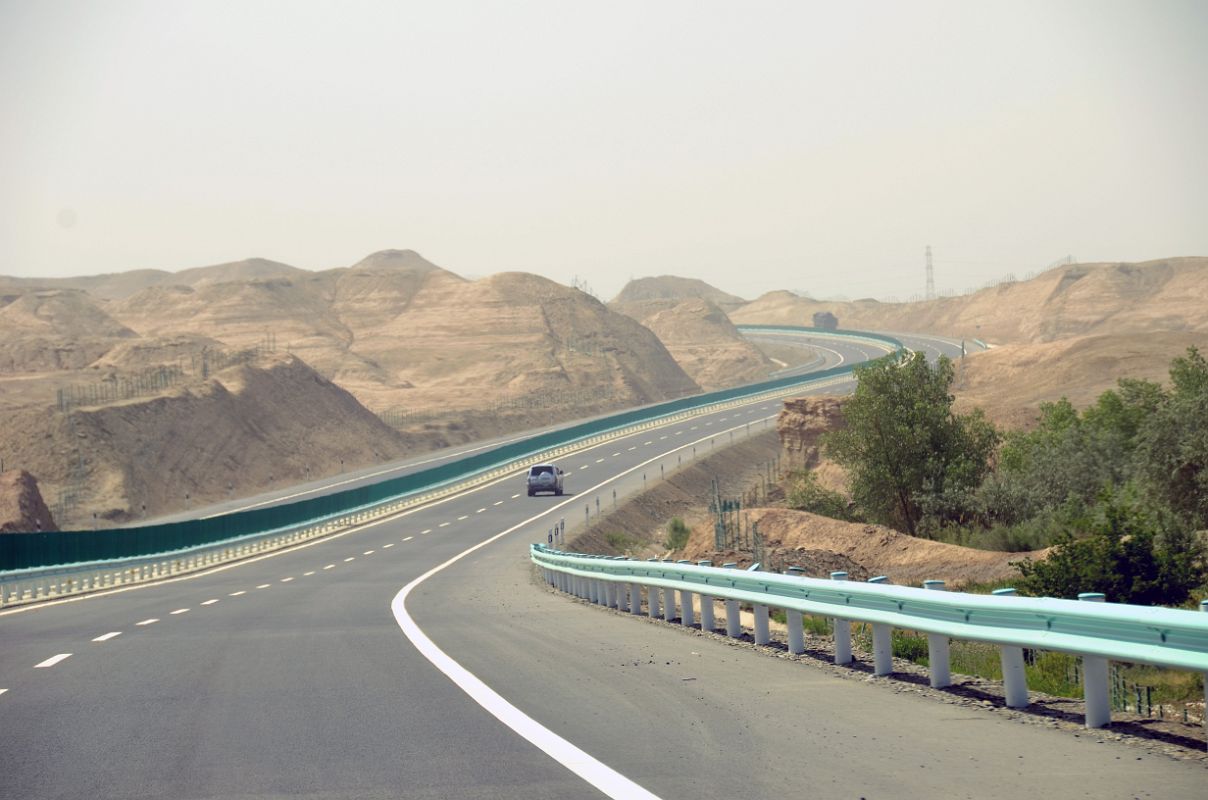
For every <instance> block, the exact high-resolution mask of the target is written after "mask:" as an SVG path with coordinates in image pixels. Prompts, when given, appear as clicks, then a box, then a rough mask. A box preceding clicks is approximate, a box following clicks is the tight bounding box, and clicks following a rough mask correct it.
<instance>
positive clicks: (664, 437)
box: [659, 434, 667, 442]
mask: <svg viewBox="0 0 1208 800" xmlns="http://www.w3.org/2000/svg"><path fill="white" fill-rule="evenodd" d="M666 438H667V435H666V434H664V435H662V436H660V437H659V441H660V442H661V441H663V440H664V439H666Z"/></svg>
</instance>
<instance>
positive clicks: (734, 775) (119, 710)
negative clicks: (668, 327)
mask: <svg viewBox="0 0 1208 800" xmlns="http://www.w3.org/2000/svg"><path fill="white" fill-rule="evenodd" d="M832 388H833V387H832ZM778 406H779V404H778V403H777V402H774V401H772V402H768V401H764V402H759V403H756V404H753V405H751V406H749V407H745V408H739V409H727V410H725V411H719V412H715V413H713V414H710V415H707V416H703V417H698V418H694V419H691V420H687V421H682V422H678V423H674V424H672V425H669V426H667V427H665V428H663V429H659V430H653V431H646V432H643V433H639V434H635V435H633V436H630V437H626V438H623V439H618V440H616V441H613V442H608V443H605V444H602V445H598V446H596V447H593V448H590V449H587V450H584V451H581V452H579V453H577V454H575V455H573V456H568V457H565V458H563V459H562V460H561V461H560V464H561V466H562V467H563V468H564V469H565V470H566V471H567V473H568V475H567V490H568V492H569V493H571V494H570V495H569V496H567V497H562V498H555V497H536V498H529V497H527V496H525V492H524V486H523V478H522V477H521V475H520V474H519V473H517V474H516V475H513V476H509V477H506V478H504V479H501V480H500V481H498V482H496V483H493V484H490V485H487V486H483V487H479V488H476V489H474V490H471V491H469V492H466V493H464V494H462V495H458V496H455V497H452V498H447V499H445V500H442V501H440V502H437V503H434V504H432V505H429V506H426V507H423V508H419V509H415V510H412V511H409V512H406V513H404V514H401V515H398V516H396V517H394V518H392V519H389V520H385V521H381V522H377V523H374V524H371V525H366V526H364V527H362V528H360V529H356V530H353V531H350V532H347V533H345V534H341V535H337V536H333V537H329V538H327V539H325V540H322V541H319V542H314V543H309V544H306V545H303V546H300V547H297V548H294V549H292V550H289V551H286V552H281V553H278V554H273V555H269V556H265V557H260V558H257V559H253V560H249V561H245V562H241V563H239V564H235V565H230V566H227V567H222V568H219V569H215V570H212V571H210V572H207V573H203V574H198V575H194V576H187V577H184V578H177V579H174V580H170V581H166V582H163V583H160V584H157V585H154V586H147V587H139V588H131V589H127V590H118V591H112V592H108V593H104V594H100V595H93V596H91V597H88V598H85V599H77V600H71V601H65V602H59V603H55V604H50V605H42V606H36V607H29V608H27V609H24V610H22V609H14V610H12V611H9V612H4V613H0V643H2V646H0V690H3V692H2V693H0V797H4V798H9V797H13V798H16V797H34V798H68V797H72V798H74V797H78V796H81V795H87V796H96V797H105V798H152V797H154V798H161V797H178V798H283V797H305V798H379V797H381V798H399V797H402V798H578V797H588V798H590V797H603V796H606V794H605V792H603V791H601V790H599V789H596V788H594V787H593V785H592V784H590V783H588V782H587V780H585V779H584V778H583V777H581V775H583V774H587V773H590V774H595V775H597V776H598V775H599V774H604V775H605V776H606V778H607V779H606V780H604V782H603V784H604V785H605V786H606V788H607V787H612V788H611V796H613V797H633V796H641V795H640V794H638V793H639V792H642V791H645V792H649V793H650V794H652V795H653V796H657V797H663V798H688V797H694V798H715V797H716V798H728V797H772V796H789V795H807V796H810V797H819V798H829V797H836V798H858V797H868V798H874V797H877V798H881V797H885V798H890V797H892V798H901V797H916V796H927V797H936V796H939V797H979V798H980V797H1008V796H1010V797H1019V796H1028V795H1033V796H1044V797H1083V796H1086V797H1102V798H1114V797H1134V796H1137V797H1147V796H1148V797H1163V798H1176V797H1203V796H1204V787H1205V786H1206V785H1208V782H1206V779H1208V774H1206V773H1205V770H1204V769H1203V768H1202V767H1199V766H1196V765H1192V764H1188V763H1180V762H1174V761H1167V760H1164V759H1158V758H1153V757H1150V756H1148V755H1146V756H1144V757H1143V758H1142V760H1137V756H1138V754H1137V753H1136V752H1135V751H1133V750H1130V749H1126V748H1123V747H1120V746H1116V745H1111V744H1095V743H1094V742H1093V741H1092V740H1091V739H1089V738H1086V737H1084V738H1081V739H1074V738H1072V737H1069V736H1067V735H1064V734H1061V733H1059V732H1056V731H1051V730H1047V729H1041V728H1036V727H1033V726H1025V725H1019V724H1012V723H1010V722H1008V721H1005V720H1002V719H999V718H996V717H995V716H993V715H991V714H988V713H979V712H977V711H976V710H970V709H966V708H960V707H954V706H948V705H945V704H942V703H936V702H934V701H929V700H926V699H921V698H917V697H912V696H908V695H898V694H894V693H893V692H891V691H889V690H887V689H886V688H885V687H884V686H876V685H865V684H864V683H862V682H858V681H850V680H842V679H839V678H835V677H834V676H831V675H829V674H827V673H825V672H822V671H820V670H817V669H812V668H810V667H809V666H808V665H805V664H800V663H794V662H790V661H786V660H780V659H775V658H768V657H766V656H761V655H758V654H753V653H749V652H745V651H743V650H742V649H739V648H735V647H731V646H728V645H726V644H725V643H724V642H717V641H714V640H711V639H709V638H706V637H701V636H694V635H692V634H690V633H689V632H685V631H683V630H680V629H678V628H677V629H668V627H667V626H665V625H662V624H659V623H654V622H649V621H646V620H643V619H637V618H632V617H628V616H625V615H621V614H617V613H614V612H608V611H603V610H601V609H599V608H594V607H588V606H585V605H583V604H582V603H580V602H578V601H575V600H572V599H569V598H567V597H564V596H560V595H556V594H554V593H552V592H550V591H549V590H547V589H546V588H545V587H544V586H542V585H540V584H539V583H538V582H536V580H535V577H534V574H533V570H532V569H531V567H530V565H529V563H528V558H527V546H528V543H529V542H531V541H535V540H544V539H545V538H546V534H547V531H548V530H549V528H550V527H552V526H553V525H554V524H556V522H557V520H559V519H566V521H567V523H568V525H569V524H574V523H575V522H576V521H578V520H581V519H583V517H584V516H585V515H587V516H592V515H594V514H595V513H596V508H597V505H596V503H597V500H598V501H599V503H600V508H601V509H602V510H604V509H607V507H608V506H609V505H611V503H612V502H613V495H612V492H613V490H614V489H615V490H616V491H617V502H620V501H622V500H623V499H624V497H625V496H626V495H627V494H630V493H632V492H636V491H640V489H641V487H642V486H643V485H644V484H646V483H649V482H650V481H653V480H657V479H658V476H659V474H660V473H661V472H662V471H664V470H665V471H668V472H669V471H671V470H673V469H674V468H675V467H676V466H677V465H678V463H680V461H681V460H682V461H683V462H687V461H688V460H690V459H691V458H692V457H694V454H695V455H696V456H700V455H704V454H706V453H708V452H711V451H713V450H714V449H716V448H721V447H724V446H725V445H726V444H727V443H728V442H729V440H730V438H731V437H734V438H735V439H738V438H741V437H743V436H745V435H747V431H748V426H749V430H750V431H751V432H752V433H754V432H757V431H760V430H764V429H766V426H768V425H770V424H774V416H775V414H776V413H777V411H778ZM472 548H476V549H472ZM471 549H472V550H471ZM467 551H470V552H468V553H467ZM463 554H464V555H463ZM459 556H460V558H459ZM453 559H456V560H453ZM405 586H410V587H412V588H411V589H410V594H409V596H408V597H407V599H406V601H405V603H404V602H401V601H400V602H395V599H396V597H398V596H399V595H400V591H401V590H402V589H403V587H405ZM410 624H413V625H414V626H415V627H414V630H412V631H410V632H409V633H408V632H406V631H405V629H404V626H406V625H410ZM415 631H419V634H418V635H419V636H421V637H426V638H427V639H428V640H430V642H431V645H432V647H431V648H428V650H427V653H426V654H425V653H423V652H421V651H420V650H419V649H417V647H416V646H415V645H414V644H413V639H414V638H416V636H417V634H416V633H415ZM433 648H437V650H436V653H437V654H439V655H436V654H434V653H433V652H432V649H433ZM442 658H443V660H442ZM457 670H465V671H468V672H465V673H459V672H458V671H457ZM450 673H451V674H453V675H454V677H456V678H457V680H458V681H459V682H454V680H451V679H450V677H449V674H450ZM466 675H469V676H470V678H467V677H466ZM471 679H473V680H471ZM474 680H477V681H480V682H481V685H479V684H475V683H474ZM481 687H487V691H488V692H492V691H493V692H494V693H497V695H496V696H497V697H498V698H499V700H500V703H499V704H496V706H495V707H493V708H491V709H487V708H484V706H483V705H480V703H479V701H478V700H475V699H473V697H471V694H469V693H468V692H475V693H476V694H477V696H478V697H479V698H480V699H481V698H482V697H483V693H482V691H481ZM508 709H512V710H511V711H509V710H508ZM513 712H515V714H519V715H522V717H523V719H526V720H528V722H527V723H525V722H523V720H521V722H520V723H517V722H516V720H517V719H518V718H517V717H515V715H514V714H513ZM509 715H512V716H511V717H509ZM501 718H505V719H510V720H511V723H512V724H513V727H509V726H508V725H506V724H504V723H503V722H501V721H500V719H501ZM516 724H521V725H522V727H523V728H524V730H525V732H526V733H527V734H528V735H529V738H525V737H524V736H521V735H518V734H517V733H516V731H515V730H514V727H515V725H516ZM532 741H539V742H543V743H550V742H554V743H555V744H556V743H557V742H564V743H569V744H570V745H572V746H573V748H578V750H575V749H573V748H572V749H570V750H567V749H559V747H558V746H554V745H551V746H549V747H547V748H546V749H544V750H543V749H540V748H539V747H538V746H534V744H533V743H532ZM547 751H549V752H553V753H554V754H555V756H557V757H552V756H551V755H549V754H548V753H547ZM595 765H600V766H602V767H603V773H601V772H599V771H597V772H595V773H592V772H591V771H592V770H593V769H596V766H595ZM608 776H612V777H608ZM626 781H632V782H633V783H626ZM618 787H621V788H618ZM624 787H629V788H624ZM638 787H640V788H638ZM647 796H649V795H647Z"/></svg>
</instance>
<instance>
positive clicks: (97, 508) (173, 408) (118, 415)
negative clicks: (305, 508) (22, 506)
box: [0, 354, 434, 528]
mask: <svg viewBox="0 0 1208 800" xmlns="http://www.w3.org/2000/svg"><path fill="white" fill-rule="evenodd" d="M18 431H19V432H20V434H21V435H14V434H15V433H16V432H18ZM433 444H434V442H432V441H430V440H427V439H424V438H421V437H415V436H408V435H406V434H402V433H399V432H398V431H395V430H394V429H392V428H390V427H389V426H387V425H386V424H384V423H383V422H382V421H381V420H380V419H378V418H377V417H376V416H375V415H373V414H372V413H370V412H369V411H367V410H366V409H365V408H364V407H362V406H361V405H360V404H359V403H357V401H356V399H355V398H353V397H352V395H350V394H349V393H348V392H346V391H344V390H343V389H341V388H340V387H339V386H337V385H335V384H334V383H332V382H331V381H329V380H327V379H326V378H323V377H322V376H320V375H318V374H317V373H316V372H315V371H314V370H312V369H311V368H310V367H308V366H307V365H306V364H305V363H303V362H302V361H301V360H299V359H298V358H296V357H293V356H288V355H283V354H279V355H276V356H270V357H266V358H264V359H261V360H259V361H257V362H256V363H254V364H245V365H239V366H235V367H231V368H229V369H226V370H222V371H220V372H217V373H216V374H214V375H213V376H212V377H210V378H209V379H207V380H202V381H194V382H191V383H188V384H186V385H183V386H178V387H175V388H170V389H168V390H166V391H164V392H162V393H160V394H158V395H156V396H154V397H148V398H138V399H132V400H128V401H125V402H120V403H114V404H109V405H103V406H94V407H84V408H77V409H73V410H72V411H71V412H70V413H68V414H62V413H57V412H54V411H52V410H51V409H47V408H28V409H23V410H20V411H17V412H14V413H13V414H12V415H11V418H10V430H7V431H5V433H4V438H3V441H2V442H0V446H2V447H3V451H4V453H5V455H6V464H16V465H20V466H21V467H22V468H23V469H25V470H26V471H28V472H31V473H34V474H35V475H37V476H38V481H39V483H40V484H41V488H42V491H43V492H44V493H45V496H46V499H47V502H48V504H49V505H50V506H51V507H52V508H54V509H55V516H56V519H57V520H58V522H59V523H60V524H61V525H63V526H64V527H67V528H71V527H87V526H88V525H91V524H92V521H93V520H92V513H93V512H95V513H96V514H97V515H98V517H99V519H100V521H101V522H105V521H114V522H121V521H126V520H131V519H139V518H142V517H143V516H144V515H146V516H154V515H156V514H160V513H166V512H169V511H174V510H177V509H180V508H183V507H185V505H186V504H202V503H206V502H216V501H219V500H223V499H226V498H228V497H229V496H230V493H231V491H232V489H234V488H238V489H239V490H245V489H246V488H247V487H264V488H267V487H271V486H278V485H288V484H291V483H297V482H300V481H304V480H306V479H307V478H308V477H319V476H320V475H324V474H334V473H338V472H339V471H340V469H341V468H345V469H352V468H356V467H361V466H366V465H369V464H374V463H379V462H381V461H383V460H387V459H393V458H399V457H402V456H405V455H408V454H410V453H415V452H422V451H424V450H427V449H429V448H430V447H431V446H432V445H433ZM233 481H239V485H238V487H234V486H232V482H233ZM228 487H231V488H228ZM186 493H188V495H189V499H188V501H186V500H185V494H186ZM144 506H145V509H146V510H145V512H144V510H143V509H144Z"/></svg>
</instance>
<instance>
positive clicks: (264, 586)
mask: <svg viewBox="0 0 1208 800" xmlns="http://www.w3.org/2000/svg"><path fill="white" fill-rule="evenodd" d="M270 586H272V584H271V583H262V584H260V585H259V586H257V587H256V588H257V589H267V588H269V587H270Z"/></svg>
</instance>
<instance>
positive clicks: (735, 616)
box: [721, 561, 742, 639]
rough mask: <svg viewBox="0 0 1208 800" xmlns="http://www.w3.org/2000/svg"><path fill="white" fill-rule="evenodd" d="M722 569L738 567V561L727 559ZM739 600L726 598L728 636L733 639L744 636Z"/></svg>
mask: <svg viewBox="0 0 1208 800" xmlns="http://www.w3.org/2000/svg"><path fill="white" fill-rule="evenodd" d="M721 568H722V569H738V563H737V562H734V561H727V562H726V563H724V564H722V565H721ZM739 614H740V611H739V608H738V601H737V600H731V599H730V598H728V597H727V598H726V636H729V637H730V638H731V639H738V638H740V637H741V636H742V618H741V617H740V616H739Z"/></svg>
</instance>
